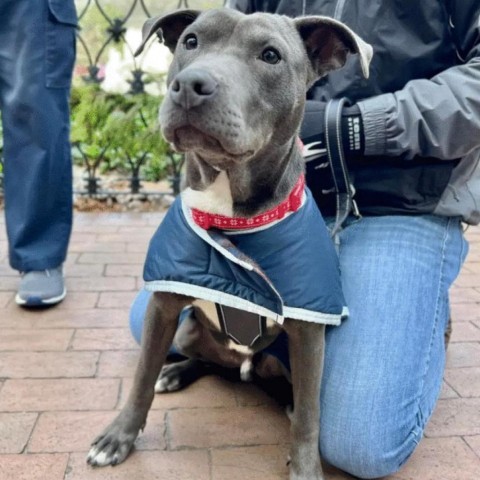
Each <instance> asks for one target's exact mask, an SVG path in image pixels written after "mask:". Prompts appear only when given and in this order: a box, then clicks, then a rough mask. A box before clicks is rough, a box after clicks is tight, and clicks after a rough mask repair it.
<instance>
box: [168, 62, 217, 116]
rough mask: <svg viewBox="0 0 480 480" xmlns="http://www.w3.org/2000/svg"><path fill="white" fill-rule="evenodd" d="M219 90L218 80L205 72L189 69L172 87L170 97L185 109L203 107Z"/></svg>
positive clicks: (178, 76)
mask: <svg viewBox="0 0 480 480" xmlns="http://www.w3.org/2000/svg"><path fill="white" fill-rule="evenodd" d="M217 89H218V83H217V82H216V80H215V79H214V78H213V77H212V75H210V73H208V72H207V71H205V70H201V69H193V68H191V69H187V70H183V71H182V72H180V73H179V74H178V75H177V76H176V77H175V78H174V80H173V82H172V85H171V87H170V97H171V98H172V100H173V101H174V102H175V103H176V104H177V105H180V106H182V107H183V108H186V109H189V108H192V107H197V106H198V105H201V104H202V103H203V102H205V101H206V100H208V99H210V98H212V97H213V96H214V95H215V93H216V92H217Z"/></svg>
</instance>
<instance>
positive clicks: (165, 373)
mask: <svg viewBox="0 0 480 480" xmlns="http://www.w3.org/2000/svg"><path fill="white" fill-rule="evenodd" d="M205 373H206V371H205V367H204V364H203V362H201V361H199V360H195V359H190V358H189V359H187V360H183V361H181V362H176V363H171V364H169V365H165V366H164V367H163V368H162V371H161V372H160V375H159V376H158V380H157V383H156V384H155V392H156V393H167V392H176V391H177V390H181V389H182V388H185V387H187V386H188V385H190V384H191V383H193V382H195V381H196V380H198V379H199V378H200V377H202V376H203V375H205Z"/></svg>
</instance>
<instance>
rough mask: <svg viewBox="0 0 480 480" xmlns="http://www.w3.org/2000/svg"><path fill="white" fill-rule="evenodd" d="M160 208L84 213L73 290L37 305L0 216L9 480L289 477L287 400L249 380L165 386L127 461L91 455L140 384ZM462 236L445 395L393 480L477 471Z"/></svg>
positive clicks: (472, 318) (72, 258)
mask: <svg viewBox="0 0 480 480" xmlns="http://www.w3.org/2000/svg"><path fill="white" fill-rule="evenodd" d="M159 219H160V215H159V214H156V213H148V214H108V213H105V214H85V213H77V214H76V215H75V226H74V232H73V236H72V242H71V247H70V254H69V257H68V261H67V265H66V273H67V277H68V281H67V283H68V290H69V294H68V296H67V299H66V300H65V301H64V302H63V303H62V304H61V305H59V306H58V307H56V308H53V309H51V310H45V311H42V312H30V311H25V310H22V309H20V308H18V307H17V306H16V305H15V303H14V301H13V298H14V292H15V289H16V286H17V282H18V278H17V275H16V273H15V272H13V271H11V270H10V269H9V268H8V265H7V259H6V248H7V243H6V239H5V232H4V226H3V225H0V227H1V230H0V480H17V479H18V480H20V479H21V480H61V479H67V480H100V479H101V480H103V479H105V480H106V479H108V480H143V479H145V480H147V479H148V480H155V479H162V480H165V479H168V480H174V479H178V480H189V479H192V480H237V479H238V480H240V479H241V480H244V479H249V480H278V479H286V478H287V468H286V466H285V459H286V452H287V448H288V445H287V444H286V442H287V441H288V420H287V418H286V415H285V414H284V411H283V409H282V407H280V406H279V405H277V404H276V403H275V402H274V401H273V400H272V399H271V398H270V397H269V396H267V395H266V394H265V393H263V392H262V391H260V390H259V389H258V388H256V387H254V386H252V385H248V384H237V383H229V382H227V381H225V380H221V379H219V378H214V377H210V378H205V379H203V380H201V381H199V382H197V383H196V384H194V385H193V386H192V387H190V388H189V389H188V390H186V391H184V392H181V393H175V394H169V395H164V396H160V395H158V396H157V397H156V399H155V402H154V405H153V409H152V411H151V413H150V415H149V422H148V425H147V427H146V429H145V432H144V433H143V434H142V435H141V436H140V437H139V439H138V440H137V443H136V450H135V451H134V453H133V454H132V455H131V458H130V459H129V460H128V461H127V462H126V463H124V464H122V465H120V466H117V467H115V468H106V469H92V468H90V467H88V466H87V465H86V464H85V455H86V452H87V450H88V446H89V442H90V441H91V439H92V437H93V436H94V435H96V434H97V433H98V432H99V430H100V429H101V428H103V426H104V425H106V424H107V423H108V422H109V421H110V420H111V419H112V418H113V416H114V415H115V412H116V411H118V409H119V408H120V406H121V405H122V404H123V402H124V400H125V395H126V392H128V390H129V388H130V385H131V382H132V375H133V371H134V366H135V363H136V359H137V354H138V347H137V345H136V344H135V343H134V341H133V340H132V339H131V337H130V334H129V331H128V325H127V318H128V307H129V305H130V302H131V301H132V299H133V298H134V295H135V292H136V291H137V289H138V288H139V286H140V285H141V278H140V276H141V270H142V262H143V258H144V253H145V251H146V247H147V242H148V240H149V238H150V236H151V234H152V232H153V230H154V228H155V226H156V225H157V224H158V222H159ZM1 222H3V220H1ZM467 237H468V239H469V240H470V243H471V249H470V254H469V257H468V260H467V263H466V265H465V267H464V269H463V271H462V274H461V275H460V278H459V279H458V281H457V282H456V284H455V287H454V288H453V290H452V295H451V298H452V307H453V317H454V328H453V336H452V341H451V344H450V348H449V351H448V365H447V371H446V374H445V385H444V389H443V392H442V398H441V400H440V401H439V404H438V407H437V409H436V411H435V413H434V415H433V418H432V420H431V422H430V424H429V426H428V428H427V430H426V438H425V439H424V440H423V441H422V442H421V444H420V446H419V448H418V449H417V451H416V452H415V454H414V455H413V457H412V458H411V459H410V461H409V462H408V463H407V465H406V466H405V467H404V468H403V469H402V470H401V472H399V473H398V474H397V475H395V476H393V477H389V480H394V479H395V480H439V479H441V480H478V479H479V478H480V308H479V307H480V229H479V228H471V229H470V230H469V231H468V232H467ZM348 478H351V477H349V476H348V475H345V474H342V473H340V472H335V471H330V472H329V475H328V479H329V480H346V479H348Z"/></svg>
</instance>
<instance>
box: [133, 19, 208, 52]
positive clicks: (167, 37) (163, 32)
mask: <svg viewBox="0 0 480 480" xmlns="http://www.w3.org/2000/svg"><path fill="white" fill-rule="evenodd" d="M200 13H201V12H200V11H198V10H178V11H176V12H173V13H168V14H166V15H159V16H158V17H152V18H149V19H148V20H147V21H146V22H145V24H144V25H143V27H142V43H141V44H140V46H139V47H138V48H137V50H136V51H135V54H134V55H135V56H137V55H139V54H140V53H142V52H143V49H144V47H145V44H146V43H147V41H148V39H149V38H150V37H151V36H152V35H153V34H154V33H156V34H157V35H158V38H159V39H160V42H163V43H164V44H165V46H166V47H168V48H169V49H170V51H171V52H172V53H173V51H174V50H175V47H176V46H177V42H178V39H179V37H180V35H181V34H182V32H183V31H184V30H185V28H187V27H188V26H189V25H190V24H191V23H193V22H194V21H195V20H196V19H197V17H198V16H199V15H200Z"/></svg>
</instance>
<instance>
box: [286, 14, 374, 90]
mask: <svg viewBox="0 0 480 480" xmlns="http://www.w3.org/2000/svg"><path fill="white" fill-rule="evenodd" d="M294 23H295V26H296V27H297V30H298V32H299V33H300V36H301V37H302V39H303V43H304V45H305V48H306V50H307V54H308V57H309V59H310V62H311V65H312V68H313V73H314V76H315V78H314V79H309V80H311V81H313V80H316V79H317V78H319V77H323V76H324V75H326V74H327V73H328V72H330V71H331V70H336V69H337V68H341V67H343V65H345V62H346V61H347V55H348V54H349V53H358V55H359V56H360V65H361V67H362V72H363V76H364V77H365V78H368V75H369V65H370V60H371V59H372V55H373V49H372V47H371V45H369V44H368V43H366V42H364V41H363V40H362V39H361V38H360V37H359V36H358V35H356V34H355V33H354V32H353V31H352V30H350V28H348V27H347V26H346V25H345V24H343V23H341V22H339V21H337V20H334V19H333V18H329V17H320V16H312V17H300V18H298V19H296V20H294Z"/></svg>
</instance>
